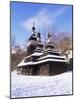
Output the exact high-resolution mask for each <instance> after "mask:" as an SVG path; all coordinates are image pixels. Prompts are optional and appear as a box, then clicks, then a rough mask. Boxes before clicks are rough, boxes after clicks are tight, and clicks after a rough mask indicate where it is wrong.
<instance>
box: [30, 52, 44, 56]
mask: <svg viewBox="0 0 75 100" xmlns="http://www.w3.org/2000/svg"><path fill="white" fill-rule="evenodd" d="M42 54H43V53H39V52H34V53H33V54H32V56H40V55H42Z"/></svg>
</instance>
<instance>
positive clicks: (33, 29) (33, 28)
mask: <svg viewBox="0 0 75 100" xmlns="http://www.w3.org/2000/svg"><path fill="white" fill-rule="evenodd" d="M32 33H35V23H34V22H33V27H32Z"/></svg>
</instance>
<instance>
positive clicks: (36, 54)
mask: <svg viewBox="0 0 75 100" xmlns="http://www.w3.org/2000/svg"><path fill="white" fill-rule="evenodd" d="M42 54H43V53H39V52H34V53H33V54H31V55H29V56H27V57H25V58H29V57H32V56H41V55H42Z"/></svg>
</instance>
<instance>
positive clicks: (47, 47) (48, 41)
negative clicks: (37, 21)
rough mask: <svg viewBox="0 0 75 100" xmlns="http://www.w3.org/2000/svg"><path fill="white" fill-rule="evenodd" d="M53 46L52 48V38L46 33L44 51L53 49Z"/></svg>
mask: <svg viewBox="0 0 75 100" xmlns="http://www.w3.org/2000/svg"><path fill="white" fill-rule="evenodd" d="M54 48H55V46H54V41H53V39H52V36H51V33H48V39H47V43H46V49H50V50H52V49H54Z"/></svg>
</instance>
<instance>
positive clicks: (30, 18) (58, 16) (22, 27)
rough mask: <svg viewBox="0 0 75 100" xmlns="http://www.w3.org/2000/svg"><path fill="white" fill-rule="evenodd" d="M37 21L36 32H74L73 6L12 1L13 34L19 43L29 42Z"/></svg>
mask: <svg viewBox="0 0 75 100" xmlns="http://www.w3.org/2000/svg"><path fill="white" fill-rule="evenodd" d="M33 22H35V27H36V32H38V31H40V33H41V35H42V39H44V33H45V32H46V34H47V33H48V32H56V34H58V33H61V32H66V33H67V35H68V33H71V34H72V6H70V5H68V6H66V5H65V6H64V5H52V4H36V3H21V2H11V36H12V37H14V36H15V38H16V43H17V44H19V45H23V44H27V41H28V38H29V36H30V34H31V32H32V30H31V29H32V26H33Z"/></svg>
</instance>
